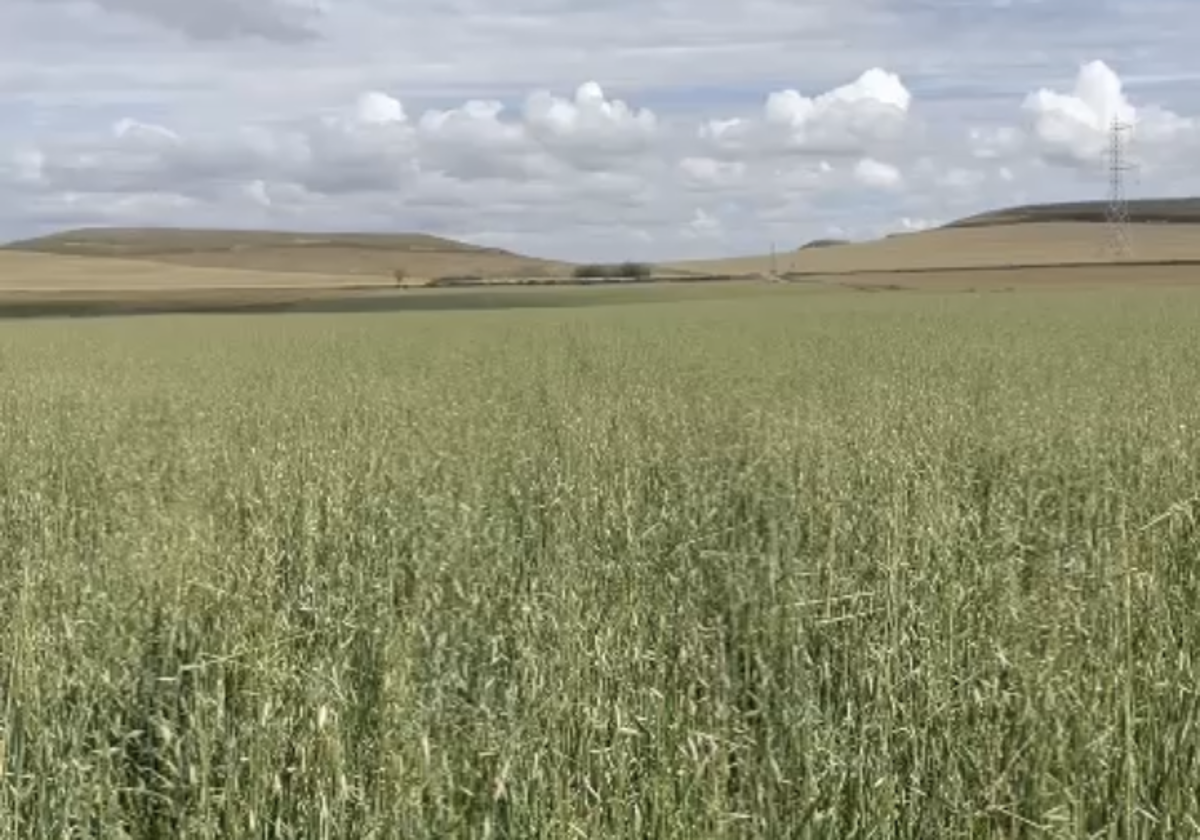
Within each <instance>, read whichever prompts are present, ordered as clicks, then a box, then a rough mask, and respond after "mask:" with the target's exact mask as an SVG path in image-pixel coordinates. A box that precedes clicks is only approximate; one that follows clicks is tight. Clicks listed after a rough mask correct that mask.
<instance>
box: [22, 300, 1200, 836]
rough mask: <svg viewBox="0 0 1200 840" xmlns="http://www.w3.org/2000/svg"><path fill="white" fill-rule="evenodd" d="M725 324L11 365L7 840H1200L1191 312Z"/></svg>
mask: <svg viewBox="0 0 1200 840" xmlns="http://www.w3.org/2000/svg"><path fill="white" fill-rule="evenodd" d="M639 293H645V294H647V295H649V296H650V298H648V299H652V300H653V301H654V303H653V305H651V304H650V303H648V302H647V303H644V304H643V305H638V304H637V302H636V301H635V300H633V299H631V295H635V294H639ZM560 294H562V295H572V294H582V293H581V292H579V291H578V290H563V291H562V292H561V293H560ZM606 294H611V295H612V297H609V298H606V296H605V295H606ZM694 294H695V292H694V291H693V290H688V289H679V290H670V291H669V292H664V291H661V290H658V291H656V290H649V289H647V290H613V291H611V292H604V291H600V292H596V291H593V290H589V291H588V292H587V295H588V296H587V297H581V298H574V299H572V300H573V301H574V302H576V303H578V302H581V301H587V302H588V303H589V304H591V305H590V306H586V307H579V306H577V307H571V306H569V305H566V304H564V305H563V306H562V307H560V308H555V309H539V310H534V309H529V310H510V311H507V312H463V311H459V312H454V311H446V312H413V313H393V314H380V315H358V316H344V315H343V316H331V315H294V316H286V317H273V316H239V317H226V316H209V317H184V316H172V317H162V318H144V319H136V320H97V321H87V322H63V321H55V322H44V323H12V322H9V323H6V324H4V325H3V329H2V331H0V417H2V418H3V422H2V423H0V614H2V615H4V616H5V617H6V621H5V622H4V623H3V624H2V625H0V773H2V775H0V837H3V838H20V840H41V838H61V837H82V836H87V837H112V838H118V837H129V838H168V837H169V838H175V837H189V838H192V837H195V838H205V837H208V838H241V837H277V838H284V837H288V838H319V837H346V838H369V837H379V838H393V837H411V838H445V837H481V838H482V837H509V838H533V837H545V838H566V837H594V838H623V837H628V838H634V837H637V838H644V837H655V838H667V837H670V838H742V837H804V838H836V840H846V838H866V837H892V838H912V840H917V838H922V839H924V838H931V837H938V838H954V837H962V838H966V837H971V838H983V837H996V838H1001V837H1003V838H1011V837H1031V838H1032V837H1038V838H1046V837H1054V838H1084V837H1171V838H1178V837H1187V836H1193V835H1196V834H1198V833H1200V823H1198V822H1197V820H1198V818H1200V797H1198V795H1197V791H1196V787H1195V785H1194V782H1193V780H1194V779H1196V778H1200V730H1198V729H1197V724H1198V723H1200V697H1198V694H1197V692H1198V688H1200V682H1198V670H1197V663H1196V656H1197V654H1196V651H1197V650H1200V619H1198V618H1197V616H1198V615H1200V613H1198V611H1197V596H1198V592H1200V588H1198V587H1200V568H1198V567H1197V565H1196V558H1197V557H1198V556H1200V530H1198V529H1197V513H1198V511H1197V502H1196V494H1197V488H1198V484H1197V481H1198V479H1200V438H1197V434H1196V432H1197V429H1200V343H1197V341H1196V333H1197V328H1198V327H1200V295H1198V294H1197V293H1196V292H1195V291H1193V290H1187V289H1183V290H1177V289H1126V290H1106V291H1074V292H1064V291H1046V292H1044V293H1040V294H1030V293H1018V294H1012V295H982V294H978V295H976V294H961V293H960V294H937V293H930V294H875V295H867V294H855V293H850V292H829V293H811V292H809V291H807V290H805V289H801V288H796V287H787V286H774V287H762V288H749V287H747V289H746V290H744V291H739V292H736V293H734V292H732V291H731V292H729V293H728V294H726V295H724V296H723V297H722V298H721V299H695V298H694V297H693V295H694ZM671 295H674V297H671ZM464 299H465V298H464ZM564 300H565V298H564ZM616 301H620V302H622V303H623V304H624V305H622V306H615V305H607V304H608V303H610V302H616Z"/></svg>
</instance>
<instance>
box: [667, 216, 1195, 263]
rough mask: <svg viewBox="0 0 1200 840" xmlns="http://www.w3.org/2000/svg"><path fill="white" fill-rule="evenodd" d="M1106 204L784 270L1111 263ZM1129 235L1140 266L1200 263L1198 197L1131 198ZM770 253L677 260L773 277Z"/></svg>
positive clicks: (984, 221)
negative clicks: (1193, 261) (725, 257)
mask: <svg viewBox="0 0 1200 840" xmlns="http://www.w3.org/2000/svg"><path fill="white" fill-rule="evenodd" d="M1106 207H1107V205H1106V204H1105V203H1104V202H1074V203H1062V204H1043V205H1031V206H1024V207H1011V208H1005V209H1002V210H996V211H992V212H988V213H982V214H979V215H977V216H971V217H968V218H965V219H961V220H958V221H955V222H951V223H950V224H947V225H944V226H942V227H939V228H933V229H930V230H926V231H921V232H918V233H905V234H896V235H892V236H888V237H885V238H883V239H876V240H871V241H868V242H853V243H838V244H831V245H826V246H825V247H820V248H812V247H801V248H798V249H796V250H795V251H791V252H785V253H780V254H778V255H777V256H776V257H775V258H774V264H775V265H777V266H778V270H779V271H780V272H799V273H819V274H854V273H859V272H886V271H898V272H911V271H927V270H944V269H950V268H963V269H979V268H1003V267H1006V266H1036V267H1051V266H1061V265H1071V264H1079V263H1097V264H1098V263H1103V262H1107V261H1109V257H1108V256H1107V254H1106V253H1105V248H1104V245H1105V237H1106V231H1107V228H1106V226H1105V225H1104V224H1103V222H1104V219H1105V210H1106ZM1129 207H1130V217H1131V221H1132V222H1133V224H1132V225H1131V226H1130V234H1131V237H1132V241H1133V247H1134V258H1135V259H1136V261H1138V262H1158V263H1170V262H1180V261H1192V260H1200V199H1194V198H1183V199H1151V200H1143V201H1131V202H1130V203H1129ZM772 264H773V260H772V257H771V256H770V255H753V256H746V257H735V258H730V259H718V260H701V261H687V262H679V263H672V264H671V267H672V268H677V269H679V270H681V271H688V272H695V273H705V272H710V273H721V274H760V273H767V272H770V270H771V266H772Z"/></svg>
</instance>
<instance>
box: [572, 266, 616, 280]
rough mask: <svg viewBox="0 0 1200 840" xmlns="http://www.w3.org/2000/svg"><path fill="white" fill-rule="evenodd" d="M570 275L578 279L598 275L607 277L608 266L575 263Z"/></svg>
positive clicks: (596, 276)
mask: <svg viewBox="0 0 1200 840" xmlns="http://www.w3.org/2000/svg"><path fill="white" fill-rule="evenodd" d="M572 276H574V277H575V278H576V279H578V280H590V279H594V278H598V277H608V276H609V275H608V267H607V266H603V265H598V264H596V263H591V264H588V265H577V266H575V270H574V271H573V272H572Z"/></svg>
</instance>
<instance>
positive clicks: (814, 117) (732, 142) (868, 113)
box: [701, 68, 912, 156]
mask: <svg viewBox="0 0 1200 840" xmlns="http://www.w3.org/2000/svg"><path fill="white" fill-rule="evenodd" d="M911 103H912V94H911V93H909V91H908V89H907V88H906V87H905V86H904V83H903V82H902V81H901V80H900V77H899V76H897V75H896V74H894V73H890V72H888V71H886V70H882V69H880V68H872V69H870V70H868V71H866V72H865V73H863V74H862V75H861V76H859V77H858V78H857V79H855V80H854V81H853V82H850V83H849V84H845V85H842V86H840V87H837V88H834V89H833V90H831V91H828V92H827V93H823V94H820V95H818V96H816V97H808V96H804V95H803V94H801V93H800V92H799V91H796V90H794V89H787V90H781V91H776V92H774V93H772V94H770V95H769V96H768V97H767V100H766V103H765V104H764V106H763V109H762V113H761V115H759V116H757V117H754V118H733V119H727V120H710V121H709V122H708V123H706V124H705V125H704V126H703V127H702V128H701V137H702V138H703V139H704V140H705V141H706V142H707V143H708V144H710V145H711V146H712V147H713V148H714V149H717V150H721V151H724V152H726V153H728V152H747V151H768V152H770V151H774V152H801V153H807V154H816V155H828V156H834V155H852V154H857V153H862V152H865V151H869V150H872V149H875V148H879V147H881V146H886V145H887V144H888V143H890V142H894V141H896V140H898V139H899V138H900V137H901V135H902V133H903V131H904V129H905V125H906V121H907V118H908V114H909V107H910V105H911Z"/></svg>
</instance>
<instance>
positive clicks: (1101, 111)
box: [1022, 61, 1200, 166]
mask: <svg viewBox="0 0 1200 840" xmlns="http://www.w3.org/2000/svg"><path fill="white" fill-rule="evenodd" d="M1022 107H1023V109H1024V111H1025V113H1026V114H1027V115H1028V117H1029V119H1030V121H1031V129H1030V130H1031V134H1032V139H1033V140H1034V141H1035V143H1036V144H1037V147H1038V150H1039V151H1040V152H1041V153H1042V154H1043V155H1044V156H1045V157H1046V158H1047V159H1048V160H1050V161H1051V162H1055V163H1062V164H1066V165H1070V166H1091V165H1095V164H1097V163H1099V162H1100V161H1102V160H1103V159H1104V155H1105V153H1106V150H1107V149H1108V144H1109V135H1110V128H1111V126H1112V125H1113V123H1114V122H1120V123H1124V124H1126V125H1128V126H1129V127H1130V128H1131V129H1132V135H1131V136H1132V138H1133V139H1134V140H1136V144H1137V147H1138V148H1139V149H1140V150H1142V151H1143V152H1145V151H1153V152H1156V153H1161V152H1163V151H1171V150H1179V149H1180V148H1181V147H1182V146H1184V145H1185V144H1187V143H1193V142H1194V141H1195V139H1196V135H1197V133H1198V131H1197V129H1198V128H1200V124H1198V123H1197V121H1196V120H1195V119H1188V118H1184V117H1181V116H1179V115H1178V114H1176V113H1174V112H1172V111H1169V110H1166V109H1164V108H1159V107H1154V106H1146V107H1142V108H1137V107H1135V106H1134V105H1133V104H1132V103H1131V102H1130V101H1129V98H1128V97H1127V96H1126V94H1125V90H1124V85H1123V83H1122V81H1121V78H1120V77H1119V76H1118V75H1117V73H1116V72H1115V71H1114V70H1113V69H1112V68H1111V67H1109V66H1108V65H1107V64H1105V63H1104V62H1103V61H1091V62H1089V63H1087V64H1084V65H1082V66H1081V67H1080V68H1079V73H1078V75H1077V76H1076V79H1075V85H1074V87H1073V89H1072V90H1071V92H1069V93H1060V92H1058V91H1055V90H1051V89H1048V88H1041V89H1039V90H1037V91H1034V92H1033V93H1031V94H1029V96H1027V97H1026V99H1025V102H1024V104H1023V106H1022Z"/></svg>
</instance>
